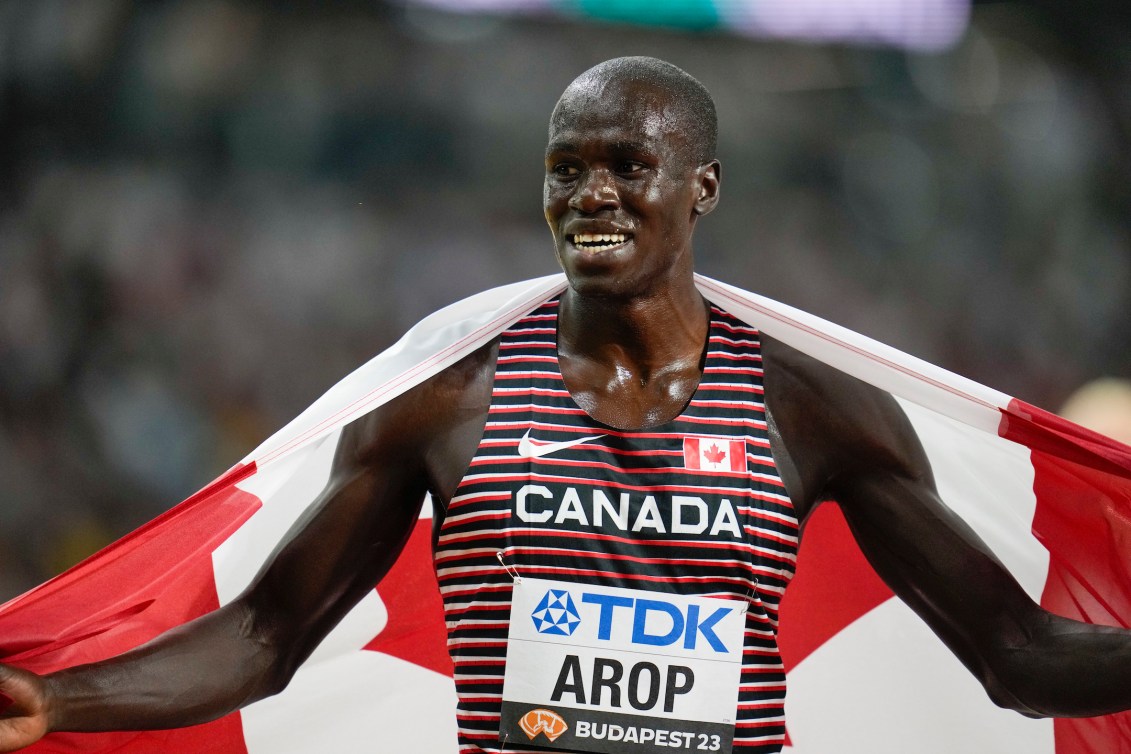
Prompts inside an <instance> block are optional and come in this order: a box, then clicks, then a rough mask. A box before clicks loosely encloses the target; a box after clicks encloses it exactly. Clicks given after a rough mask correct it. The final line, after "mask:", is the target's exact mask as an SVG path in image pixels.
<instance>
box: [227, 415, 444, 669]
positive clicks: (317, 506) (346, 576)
mask: <svg viewBox="0 0 1131 754" xmlns="http://www.w3.org/2000/svg"><path fill="white" fill-rule="evenodd" d="M381 418H382V417H380V416H377V417H373V418H370V419H367V420H361V421H359V422H357V423H355V424H353V425H350V426H348V427H346V429H345V430H344V431H343V434H342V437H341V438H340V440H339V444H338V448H337V451H336V454H335V459H334V463H333V468H332V471H331V474H330V478H329V480H328V482H327V483H326V486H325V488H324V489H323V490H322V492H321V494H320V495H319V496H318V498H317V499H316V500H315V501H314V502H313V503H312V504H311V506H310V507H309V508H308V509H307V510H306V511H305V512H304V513H303V514H302V516H301V517H300V518H299V520H298V521H296V523H295V524H294V525H293V526H292V527H291V529H290V531H289V532H288V533H287V534H286V536H285V537H284V538H283V540H282V541H281V542H280V543H279V545H278V546H277V547H276V549H275V551H274V552H273V553H272V555H271V556H270V558H268V561H267V563H266V564H265V565H264V567H263V568H262V570H261V571H260V572H259V574H258V575H257V576H256V577H255V579H254V580H253V581H252V583H251V585H250V586H249V587H248V589H247V590H246V591H245V593H244V594H243V595H242V596H241V598H240V600H241V601H242V602H244V603H245V604H246V605H247V606H248V608H250V614H251V615H252V616H254V620H255V622H256V626H255V627H254V630H255V631H256V633H259V634H261V635H263V636H264V637H267V638H266V640H269V641H270V642H271V643H272V644H274V645H276V646H277V647H278V651H280V653H281V654H283V655H284V656H286V657H287V661H286V662H285V663H284V666H285V667H286V668H288V669H293V668H294V667H297V665H298V664H299V663H301V662H302V660H303V659H305V657H306V656H308V655H309V653H310V652H312V651H313V650H314V648H315V647H316V646H317V644H318V643H319V642H320V641H321V639H322V638H323V637H324V636H325V635H326V634H327V633H328V632H329V631H330V630H331V629H332V628H333V627H334V626H335V625H336V624H337V623H338V621H339V620H341V618H342V617H343V616H344V615H345V614H346V613H347V612H348V611H349V610H350V608H352V607H353V606H354V605H355V604H356V603H357V602H358V601H359V600H361V598H362V597H364V596H365V595H366V594H367V593H368V592H369V591H370V590H371V589H373V588H374V587H375V586H376V584H377V582H378V581H379V580H380V579H381V577H382V576H383V575H384V574H385V573H386V572H387V571H388V569H389V567H390V566H391V565H392V563H393V561H394V560H395V559H396V557H397V556H398V555H399V554H400V551H401V549H402V548H403V546H404V543H405V541H406V540H407V538H408V535H409V533H410V532H411V530H412V527H413V525H414V523H415V521H416V518H417V515H418V513H419V508H420V504H421V501H422V500H423V497H424V493H425V489H426V479H425V474H424V471H423V467H422V463H421V461H420V454H419V453H418V452H415V451H414V450H413V447H412V443H411V442H402V443H400V444H399V445H398V444H396V443H393V442H385V441H383V440H382V439H381V438H382V436H383V435H385V434H395V433H393V432H390V431H388V430H385V431H384V432H381V431H379V432H378V433H377V434H376V435H374V429H373V427H374V422H378V423H380V420H381Z"/></svg>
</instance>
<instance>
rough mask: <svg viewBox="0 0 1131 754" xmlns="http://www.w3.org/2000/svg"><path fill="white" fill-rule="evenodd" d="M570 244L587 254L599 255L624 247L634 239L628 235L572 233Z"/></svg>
mask: <svg viewBox="0 0 1131 754" xmlns="http://www.w3.org/2000/svg"><path fill="white" fill-rule="evenodd" d="M568 238H569V242H570V243H572V244H573V245H574V247H575V248H577V249H580V250H581V251H583V252H585V253H587V254H599V253H601V252H603V251H611V250H613V249H616V248H618V247H621V246H624V245H625V244H626V243H628V241H629V240H630V239H631V238H632V236H631V235H628V234H626V233H571V234H569V236H568Z"/></svg>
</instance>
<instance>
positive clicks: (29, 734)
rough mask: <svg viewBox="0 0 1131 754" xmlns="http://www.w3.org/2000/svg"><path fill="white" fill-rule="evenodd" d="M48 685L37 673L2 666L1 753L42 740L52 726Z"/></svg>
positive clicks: (0, 687) (0, 676)
mask: <svg viewBox="0 0 1131 754" xmlns="http://www.w3.org/2000/svg"><path fill="white" fill-rule="evenodd" d="M47 721H48V694H47V685H46V684H45V683H44V682H43V679H42V678H40V677H39V676H37V675H36V674H35V673H29V672H28V671H26V670H20V669H19V668H14V667H12V666H10V665H0V752H3V751H15V750H16V749H22V748H23V747H25V746H30V745H31V744H33V743H35V742H36V741H38V740H39V739H40V738H42V737H43V736H44V734H46V733H47V728H48V724H47Z"/></svg>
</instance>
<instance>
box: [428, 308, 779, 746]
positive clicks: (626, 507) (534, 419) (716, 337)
mask: <svg viewBox="0 0 1131 754" xmlns="http://www.w3.org/2000/svg"><path fill="white" fill-rule="evenodd" d="M556 336H557V330H556V305H555V304H554V303H551V304H549V305H547V306H545V307H543V308H541V309H539V310H538V311H536V312H534V313H533V314H532V315H531V316H530V317H528V318H526V319H525V320H523V321H522V322H520V323H519V324H517V325H516V326H514V327H513V328H511V329H510V330H509V331H508V332H506V333H504V334H503V335H502V337H501V338H500V340H499V342H498V344H497V353H498V359H497V364H495V365H492V366H494V367H495V368H494V380H493V385H494V388H493V390H492V391H491V398H490V410H489V412H488V413H487V416H486V426H485V428H484V429H483V432H482V439H481V440H480V442H479V444H478V448H477V450H475V451H474V453H475V457H474V459H473V460H472V462H471V464H470V467H469V468H468V470H467V473H466V475H465V476H464V478H463V480H462V482H460V483H459V486H458V489H456V490H455V493H454V494H453V495H451V496H450V498H449V496H448V495H442V496H441V497H442V502H443V503H446V505H445V506H444V507H445V508H446V516H445V519H444V522H443V526H442V529H441V530H440V532H439V538H438V542H437V551H436V561H437V574H438V576H439V580H440V585H441V591H442V593H443V595H444V598H445V608H446V612H447V615H448V626H449V647H450V649H451V651H452V655H453V659H454V661H455V664H456V683H457V688H458V690H459V692H460V699H461V701H460V705H461V706H460V725H461V743H462V744H463V745H464V746H465V747H471V748H470V749H467V748H465V749H464V750H471V751H476V750H482V751H499V742H498V737H497V731H498V709H499V702H498V694H499V693H500V692H501V686H502V672H503V666H504V658H505V650H506V641H505V639H506V623H507V618H508V615H509V605H510V589H511V583H512V581H511V576H510V575H509V574H508V572H507V571H505V570H504V569H503V568H502V567H501V566H500V564H499V562H498V560H497V559H496V553H497V552H502V553H503V556H504V559H505V560H506V562H507V564H508V566H509V567H510V568H512V569H513V570H514V571H517V572H518V573H519V574H521V575H527V576H540V577H542V578H551V579H556V580H562V581H570V582H577V583H596V584H604V585H609V586H630V587H632V588H642V589H647V590H653V591H660V592H679V593H686V594H701V595H707V594H709V595H718V596H723V595H727V596H731V597H736V598H740V599H742V600H746V601H747V604H748V610H747V631H746V645H745V646H746V649H745V651H744V658H743V664H744V667H745V671H744V673H743V684H742V687H741V692H740V694H739V699H738V700H737V701H738V702H739V703H740V708H739V713H738V714H739V725H738V728H737V731H736V743H735V749H734V750H735V751H741V752H776V751H779V750H780V746H781V739H782V736H783V735H784V723H783V721H782V718H781V700H782V698H783V696H784V675H783V673H782V670H781V664H780V659H779V658H778V656H777V647H776V639H775V633H776V625H777V605H778V600H779V599H780V596H781V592H782V590H783V589H784V587H785V584H786V583H788V580H789V578H790V576H791V575H792V572H793V562H794V556H795V553H796V541H797V518H796V516H795V515H794V511H793V507H792V505H791V504H790V500H789V498H788V496H787V495H786V493H785V488H784V486H783V484H782V482H781V479H780V477H779V475H778V472H777V468H776V465H775V463H774V457H773V454H771V449H770V443H771V440H770V437H771V433H770V432H769V428H768V427H767V423H766V416H765V412H764V408H763V406H762V371H761V354H760V343H759V336H758V333H757V332H756V331H754V330H752V329H751V328H748V327H746V326H745V325H743V324H742V323H740V322H737V321H736V320H733V318H730V317H729V316H728V315H726V314H725V313H722V312H719V311H717V310H715V311H713V312H712V318H711V329H710V341H709V343H708V353H707V358H706V360H705V363H704V371H703V376H702V379H701V381H700V384H699V386H698V388H697V389H696V390H695V392H694V394H693V395H692V397H691V400H690V402H689V404H688V405H687V407H686V408H685V409H684V410H683V412H682V413H680V414H679V415H678V416H676V417H675V418H674V419H672V420H670V421H667V422H665V423H663V424H661V425H659V426H656V427H651V428H649V429H647V430H617V429H614V428H612V427H609V426H607V425H604V424H601V423H600V422H598V421H596V420H595V419H593V418H592V417H590V415H589V414H588V413H586V411H585V410H583V409H582V408H581V407H580V406H579V405H578V404H577V402H575V401H574V399H573V397H572V396H571V395H570V393H569V391H568V390H567V389H566V388H565V383H564V382H563V381H562V377H561V370H560V368H559V365H558V360H557V349H556ZM479 371H481V370H475V369H472V370H471V371H470V372H469V374H471V375H472V376H473V377H474V375H476V374H479ZM471 383H473V384H474V385H475V386H476V392H478V391H479V390H482V386H483V382H482V380H481V379H479V378H477V377H475V378H473V379H471ZM467 423H468V422H462V423H461V426H462V425H463V424H467ZM528 430H529V439H530V440H531V441H534V442H540V443H562V442H566V441H569V440H577V439H582V438H592V439H587V440H586V441H585V442H582V443H579V444H576V445H573V446H571V447H568V448H566V447H564V446H563V447H562V448H561V449H560V450H556V451H555V452H552V453H547V454H545V455H541V456H540V457H536V458H529V457H522V456H521V455H520V452H519V451H520V443H521V440H522V438H523V436H524V435H525V434H526V433H527V432H528ZM457 434H459V433H457ZM462 434H463V435H466V434H467V433H462ZM456 442H457V443H458V444H464V445H466V443H467V442H468V440H467V439H466V436H465V437H464V439H459V440H457V441H456ZM440 455H444V454H443V453H440ZM732 456H733V457H734V458H735V459H736V460H735V461H734V463H733V466H732V462H731V460H730V459H731V457H732ZM739 456H742V458H741V459H740V460H739V458H738V457H739ZM465 457H466V456H465ZM695 466H699V468H698V469H696V468H694V467H695ZM689 467H691V468H689ZM436 477H437V475H436V474H433V480H434V483H435V481H436ZM449 489H450V488H449ZM677 498H678V501H677ZM674 508H678V509H679V511H680V512H681V516H680V518H679V519H675V518H674V513H673V509H674ZM598 517H599V518H600V521H598ZM476 747H478V748H476ZM513 750H516V749H515V747H514V745H513V744H508V745H507V746H506V747H505V751H507V752H510V751H513ZM517 750H521V749H517Z"/></svg>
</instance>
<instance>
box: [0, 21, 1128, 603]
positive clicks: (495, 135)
mask: <svg viewBox="0 0 1131 754" xmlns="http://www.w3.org/2000/svg"><path fill="white" fill-rule="evenodd" d="M330 6H332V7H330ZM283 7H284V6H282V5H281V4H271V3H266V2H240V1H237V0H227V1H222V0H191V1H187V2H176V3H174V2H136V3H131V2H124V1H117V2H113V1H110V0H107V1H104V2H86V1H84V0H70V1H66V0H42V1H40V2H31V1H30V0H28V1H25V2H12V1H8V2H3V1H0V494H2V498H0V600H2V599H4V598H6V597H11V596H14V595H15V594H17V593H19V592H20V591H23V590H24V589H26V588H28V587H29V586H31V585H33V584H35V583H38V582H39V581H42V580H43V579H45V578H47V577H49V576H50V575H52V574H54V573H56V572H58V571H59V570H60V569H62V568H65V567H67V566H68V565H70V564H72V563H74V562H75V561H76V560H78V559H79V558H81V557H83V556H85V555H87V554H89V553H90V552H92V551H93V550H94V549H96V548H97V547H100V546H101V545H103V544H105V543H106V542H108V541H110V540H111V539H113V538H115V537H117V536H120V535H121V534H122V533H124V532H125V531H128V530H129V529H131V528H133V527H135V526H137V525H139V524H140V523H142V522H143V521H145V520H147V519H149V518H151V517H153V516H154V515H156V514H157V513H159V512H160V511H162V510H165V509H166V508H168V507H170V506H171V505H173V504H174V503H176V502H178V501H179V500H180V499H181V498H183V497H185V496H187V495H188V494H190V493H191V492H192V491H194V490H195V489H196V488H197V487H199V486H201V485H203V484H204V483H206V482H207V481H209V480H210V479H211V478H213V477H214V476H215V475H217V474H218V473H220V472H221V471H223V470H224V469H226V468H227V467H229V466H230V465H232V464H233V463H235V462H236V461H237V460H239V459H240V458H241V457H242V456H244V455H245V454H246V453H247V452H249V451H250V450H251V449H252V448H253V447H254V446H255V445H256V444H258V442H259V441H260V440H262V439H263V438H264V437H265V436H266V435H267V434H269V433H270V432H271V431H273V430H274V429H275V428H277V427H278V426H279V425H281V424H282V423H283V422H285V421H286V420H287V419H289V418H290V417H291V416H293V415H294V414H296V413H297V412H298V411H299V410H300V409H302V408H303V407H305V406H306V405H307V404H308V403H309V402H310V401H311V400H313V399H314V398H315V397H317V395H319V394H320V393H321V392H322V391H323V390H324V389H325V388H327V387H328V386H329V385H330V384H332V383H333V382H334V381H336V380H337V379H338V378H339V377H341V376H342V375H344V374H345V373H346V372H348V371H349V370H350V369H352V368H353V367H354V366H355V365H357V364H359V363H361V362H362V361H364V360H365V359H366V358H368V357H369V356H370V355H372V354H373V353H375V352H376V351H378V350H380V349H382V348H383V347H385V346H387V345H388V344H389V343H391V342H392V341H393V340H394V339H395V338H396V337H397V336H399V335H400V333H401V332H403V330H404V329H406V328H407V327H408V326H409V325H411V324H412V323H413V322H415V321H416V320H417V319H419V318H420V317H421V316H423V315H424V314H426V313H428V312H429V311H432V310H434V309H436V308H437V307H439V306H441V305H443V304H445V303H448V302H450V301H453V300H455V299H457V298H459V297H462V296H464V295H466V294H470V293H473V292H475V291H478V290H481V289H483V288H485V287H488V286H491V285H494V284H498V283H503V282H509V281H512V280H516V279H521V278H525V277H530V276H534V275H539V274H545V273H549V272H552V271H554V270H555V269H556V267H555V263H554V260H553V258H552V250H551V248H550V244H549V235H548V232H547V230H546V228H545V225H544V222H543V220H542V217H541V181H542V171H543V168H542V149H543V147H544V141H545V132H546V121H547V118H548V115H549V112H550V109H551V107H552V106H553V104H554V101H555V100H556V98H557V96H558V94H559V93H560V92H561V90H562V89H563V88H564V87H565V85H566V84H567V83H568V82H569V81H570V80H571V79H572V78H573V77H574V76H576V75H577V74H578V73H580V72H581V71H582V70H584V69H586V68H588V67H589V66H591V65H593V64H595V63H597V62H599V61H601V60H604V59H606V58H609V57H614V56H617V55H625V54H649V55H656V56H658V57H662V58H665V59H668V60H670V61H672V62H674V63H676V64H677V65H680V66H682V67H684V68H685V69H687V70H688V71H689V72H691V73H692V74H693V75H695V76H697V77H698V78H700V79H701V80H702V81H703V82H704V83H705V84H706V85H707V87H708V88H709V89H710V90H711V91H712V93H713V94H714V95H715V98H716V100H717V102H718V106H719V113H720V120H721V144H720V157H721V159H722V163H723V166H724V169H723V178H724V180H723V191H722V197H723V199H722V203H721V205H720V208H719V210H718V211H717V212H716V213H715V214H714V215H712V216H711V217H710V218H708V219H707V220H706V221H705V222H704V223H702V224H701V225H700V228H699V230H698V233H697V241H696V243H697V253H698V257H699V268H700V270H701V271H703V272H705V273H707V274H709V275H712V276H716V277H720V278H723V279H725V280H726V281H728V282H731V283H735V284H737V285H741V286H744V287H748V288H752V289H754V290H757V291H759V292H761V293H764V294H767V295H769V296H772V297H774V298H778V299H781V300H784V301H786V302H787V303H790V304H793V305H795V306H799V307H802V308H805V309H808V310H811V311H814V312H816V313H818V314H820V315H823V316H826V317H828V318H831V319H833V320H835V321H837V322H839V323H841V324H844V325H846V326H848V327H851V328H854V329H858V330H861V331H863V332H865V333H867V334H869V335H872V336H874V337H876V338H879V339H881V340H883V341H886V342H888V343H891V344H893V345H895V346H897V347H899V348H902V349H904V350H907V351H910V352H911V353H914V354H916V355H918V356H921V357H923V358H926V359H928V360H931V361H934V362H936V363H939V364H941V365H943V366H945V367H947V368H950V369H952V370H954V371H957V372H959V373H961V374H964V375H966V376H968V377H971V378H973V379H976V380H978V381H981V382H985V383H987V384H989V385H991V386H993V387H996V388H998V389H1000V390H1003V391H1005V392H1007V393H1010V394H1012V395H1015V396H1017V397H1019V398H1022V399H1024V400H1027V401H1030V402H1032V403H1037V404H1039V405H1042V406H1045V407H1048V408H1052V409H1055V408H1057V406H1059V405H1060V403H1061V402H1062V401H1063V400H1064V398H1065V397H1066V396H1067V395H1068V394H1069V392H1070V391H1072V390H1073V389H1074V388H1076V387H1077V386H1079V385H1080V384H1081V383H1083V382H1085V381H1087V380H1089V379H1091V378H1093V377H1097V376H1100V375H1104V374H1110V375H1123V376H1128V375H1131V349H1129V348H1128V343H1129V336H1131V256H1129V251H1131V239H1129V230H1131V228H1129V218H1131V214H1129V212H1128V210H1129V201H1128V198H1129V190H1131V189H1129V186H1131V181H1129V179H1131V157H1129V149H1128V147H1129V146H1131V143H1129V142H1131V94H1129V93H1131V44H1129V42H1128V40H1129V39H1131V37H1129V29H1128V27H1127V25H1126V24H1125V23H1124V22H1122V20H1121V18H1120V12H1121V11H1122V10H1123V8H1122V4H1120V3H1116V2H1111V3H1087V2H1085V3H1063V2H1051V0H1047V1H1042V2H1028V3H1024V2H1009V3H1006V2H1002V3H977V4H976V5H975V6H974V10H973V15H972V18H971V23H970V26H969V29H968V30H967V32H966V33H965V35H964V36H963V37H962V38H961V39H960V40H959V42H958V43H957V44H956V45H955V46H954V47H953V48H952V49H949V50H945V51H940V52H910V51H904V50H900V49H895V48H890V47H881V46H867V45H860V46H850V45H846V44H843V43H825V44H813V43H809V42H804V41H782V40H773V41H772V40H757V39H750V38H743V37H739V36H735V35H730V34H727V33H724V32H718V31H700V32H684V31H677V30H671V29H655V28H653V29H648V28H642V27H635V26H627V25H618V24H588V23H585V22H583V21H580V20H566V19H552V18H539V17H535V18H504V17H457V16H449V15H444V14H441V13H437V12H435V11H429V10H426V9H422V8H419V7H405V6H402V5H399V4H383V3H379V2H343V3H334V4H319V3H313V2H307V3H302V2H299V3H288V4H286V6H285V9H282V8H283Z"/></svg>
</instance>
